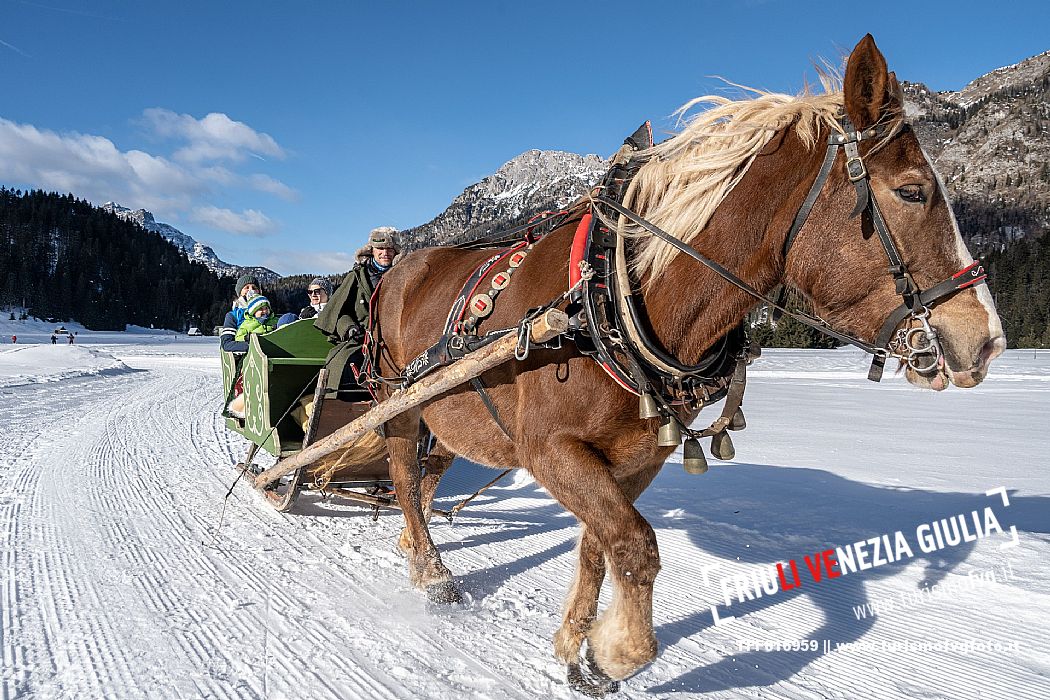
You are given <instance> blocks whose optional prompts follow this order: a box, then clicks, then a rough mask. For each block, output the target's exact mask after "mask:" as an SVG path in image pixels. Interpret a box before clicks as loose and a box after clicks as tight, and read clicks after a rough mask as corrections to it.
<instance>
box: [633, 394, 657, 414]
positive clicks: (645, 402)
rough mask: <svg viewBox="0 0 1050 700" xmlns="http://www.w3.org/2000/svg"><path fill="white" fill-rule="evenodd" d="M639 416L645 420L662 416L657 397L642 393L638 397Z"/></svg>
mask: <svg viewBox="0 0 1050 700" xmlns="http://www.w3.org/2000/svg"><path fill="white" fill-rule="evenodd" d="M638 417H639V418H641V419H643V420H644V419H646V418H659V417H660V409H659V408H657V406H656V399H654V398H653V395H652V394H642V395H641V396H639V397H638Z"/></svg>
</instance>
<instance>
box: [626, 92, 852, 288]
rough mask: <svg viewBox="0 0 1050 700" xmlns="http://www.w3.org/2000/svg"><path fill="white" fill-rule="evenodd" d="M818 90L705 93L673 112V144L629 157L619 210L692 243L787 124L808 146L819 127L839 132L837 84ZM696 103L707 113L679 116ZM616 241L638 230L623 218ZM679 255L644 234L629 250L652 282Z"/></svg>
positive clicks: (635, 264)
mask: <svg viewBox="0 0 1050 700" xmlns="http://www.w3.org/2000/svg"><path fill="white" fill-rule="evenodd" d="M821 83H822V85H823V87H824V92H822V93H819V94H814V93H812V92H810V91H809V90H808V89H807V90H805V91H804V92H802V93H801V94H799V95H783V94H778V93H772V92H766V91H763V90H755V89H752V88H742V89H743V90H746V91H747V92H749V93H751V94H753V95H755V96H754V97H752V98H749V99H739V100H732V99H729V98H727V97H723V96H719V95H705V96H703V97H697V98H696V99H693V100H690V101H689V102H687V103H686V104H685V105H683V106H682V107H681V108H679V109H678V111H677V112H675V115H676V116H678V117H679V123H680V124H684V128H683V129H682V130H681V131H680V132H679V133H677V134H676V135H675V136H674V137H673V138H671V139H669V140H667V141H664V142H663V143H661V144H658V145H656V146H654V147H652V148H650V149H647V150H644V151H640V152H638V153H637V154H635V155H636V156H637V157H639V158H641V159H644V160H646V161H647V162H646V164H645V165H643V166H642V167H641V169H640V170H639V172H638V174H637V176H636V177H635V178H634V180H633V182H632V183H631V185H630V187H629V188H628V190H627V192H626V193H625V196H624V205H625V206H627V207H628V208H630V209H633V210H634V211H635V212H637V213H638V214H640V215H641V216H642V217H644V218H646V219H648V220H649V221H651V222H652V223H654V224H656V225H657V226H659V227H660V228H662V229H663V230H665V231H667V232H668V233H671V234H672V235H674V236H676V237H677V238H679V239H680V240H682V241H684V242H685V243H692V242H693V241H694V240H695V239H696V238H697V237H698V236H699V235H700V234H701V233H702V232H703V230H704V228H705V227H706V226H707V223H708V221H709V220H710V219H711V216H712V214H714V211H715V209H716V208H717V207H718V205H719V204H721V203H722V200H724V199H725V198H726V196H727V195H728V194H729V193H730V192H731V191H732V189H733V187H735V186H736V184H737V183H738V182H740V180H741V178H742V177H743V176H744V175H745V173H747V170H748V168H749V167H750V166H751V163H752V162H753V161H754V159H755V156H756V155H757V154H758V152H759V151H761V150H762V148H763V147H764V146H765V145H766V143H768V142H769V140H770V139H771V138H773V135H774V134H775V133H776V132H777V131H779V130H781V129H785V128H787V127H789V126H790V125H792V124H794V126H795V133H796V134H797V136H798V138H799V139H800V140H801V141H802V143H803V144H805V146H806V147H807V148H811V147H812V146H813V144H814V143H815V142H816V139H817V136H818V134H819V133H820V129H821V127H822V126H824V125H826V126H828V127H830V128H832V129H836V130H839V131H841V126H840V125H839V123H838V119H837V117H838V115H839V113H840V111H841V109H842V100H843V97H842V92H841V89H840V88H839V85H840V84H841V83H840V81H839V80H837V79H836V78H835V77H834V76H832V75H827V74H823V73H822V74H821ZM735 87H741V86H735ZM700 105H710V107H709V108H708V109H707V110H705V111H703V112H700V113H699V114H696V115H695V116H692V117H689V118H686V116H685V115H686V114H687V113H688V112H690V111H691V110H693V109H694V108H695V107H697V106H700ZM618 228H619V230H620V231H621V233H622V234H623V235H628V236H630V235H642V234H643V233H644V231H643V230H642V229H640V228H638V227H636V226H634V225H632V224H629V223H628V222H626V221H625V220H624V219H622V218H621V220H620V221H619V223H618ZM678 253H679V251H678V250H677V249H676V248H673V247H672V246H669V245H667V244H666V243H664V242H663V241H661V240H660V239H658V238H656V237H652V236H648V235H646V237H645V239H644V240H642V241H641V242H640V243H639V244H638V246H637V247H636V249H635V255H634V260H633V263H632V267H633V271H634V273H635V274H636V275H637V277H638V278H639V279H646V278H648V281H649V282H651V281H653V280H654V279H656V278H657V277H659V276H660V274H661V273H662V272H664V271H665V270H666V269H667V266H668V265H670V264H671V261H672V260H674V258H675V256H677V255H678Z"/></svg>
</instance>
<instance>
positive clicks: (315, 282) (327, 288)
mask: <svg viewBox="0 0 1050 700" xmlns="http://www.w3.org/2000/svg"><path fill="white" fill-rule="evenodd" d="M314 286H317V287H320V288H321V289H323V290H324V293H325V294H327V295H328V296H332V283H331V282H329V281H328V280H326V279H325V278H324V277H314V278H313V279H312V280H310V284H308V285H306V288H307V289H309V288H310V287H314Z"/></svg>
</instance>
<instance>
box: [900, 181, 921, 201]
mask: <svg viewBox="0 0 1050 700" xmlns="http://www.w3.org/2000/svg"><path fill="white" fill-rule="evenodd" d="M897 196H898V197H900V198H901V199H903V200H904V201H905V202H915V203H922V202H925V201H926V195H925V194H924V193H923V191H922V187H920V186H919V185H905V186H904V187H900V188H898V189H897Z"/></svg>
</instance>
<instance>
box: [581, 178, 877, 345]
mask: <svg viewBox="0 0 1050 700" xmlns="http://www.w3.org/2000/svg"><path fill="white" fill-rule="evenodd" d="M595 201H597V202H600V203H601V204H603V205H605V206H608V207H610V208H611V209H613V210H614V211H616V212H617V213H619V214H622V215H623V216H626V217H627V218H628V219H630V220H631V221H633V222H634V223H636V224H638V225H639V226H641V227H642V228H644V229H645V230H647V231H648V232H649V233H651V234H653V235H654V236H656V237H657V238H659V239H661V240H662V241H664V242H665V243H667V244H668V245H670V246H672V247H674V248H677V249H678V250H679V251H681V252H683V253H685V254H686V255H688V256H689V257H691V258H693V259H694V260H696V261H697V262H699V263H700V264H702V265H704V266H705V267H707V268H709V269H711V270H712V271H714V272H715V273H716V274H717V275H718V276H719V277H721V278H722V279H724V280H726V281H727V282H729V283H730V284H732V285H733V286H735V287H737V288H738V289H740V290H742V291H744V292H746V293H747V294H749V295H750V296H752V297H754V298H755V299H757V300H758V301H761V302H765V303H766V304H768V305H769V306H770V307H772V308H775V309H779V310H780V312H781V313H782V314H784V315H785V316H789V317H791V318H793V319H795V320H796V321H798V322H799V323H803V324H805V325H807V326H809V327H811V328H816V329H817V330H819V331H820V332H821V333H824V334H826V335H829V336H831V337H832V338H834V339H835V340H838V341H839V342H842V343H845V344H848V345H855V346H857V347H858V348H860V349H861V350H864V351H865V352H867V353H871V354H872V355H884V354H887V351H886V350H884V349H882V348H877V347H875V346H874V345H872V344H871V343H867V342H865V341H863V340H861V339H860V338H854V337H853V336H850V335H846V334H845V333H840V332H839V331H836V330H835V329H833V328H831V327H830V326H828V325H827V324H826V323H824V322H823V321H821V320H820V319H815V318H813V317H811V316H808V315H806V314H800V313H796V312H794V311H789V310H788V309H786V308H784V307H783V306H781V305H780V304H778V303H777V302H775V301H774V300H772V299H770V298H769V297H768V296H766V295H765V294H762V293H761V292H759V291H758V290H757V289H755V288H754V287H752V286H751V285H749V284H748V283H747V282H745V281H743V280H742V279H740V278H739V277H737V276H736V275H734V274H733V273H732V272H730V271H729V270H727V269H726V268H724V267H722V266H721V265H719V264H718V263H716V262H715V261H714V260H711V259H709V258H706V257H704V256H703V255H701V254H700V253H698V252H697V251H696V250H695V249H694V248H693V247H692V246H690V245H688V244H686V243H683V242H682V241H680V240H678V239H677V238H675V237H674V236H672V235H671V234H669V233H667V232H666V231H664V230H663V229H661V228H659V227H658V226H656V224H653V223H651V222H649V221H646V220H645V219H643V218H642V217H640V216H638V215H637V214H635V213H634V212H633V211H631V210H630V209H627V208H625V207H623V206H621V205H620V204H618V203H617V202H614V201H612V200H610V199H606V198H604V197H596V198H595Z"/></svg>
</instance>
